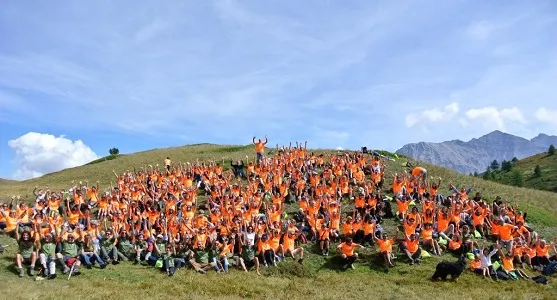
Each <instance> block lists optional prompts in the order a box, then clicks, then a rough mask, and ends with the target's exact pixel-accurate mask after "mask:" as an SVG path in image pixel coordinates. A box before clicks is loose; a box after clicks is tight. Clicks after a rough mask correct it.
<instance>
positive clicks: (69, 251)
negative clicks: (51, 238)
mask: <svg viewBox="0 0 557 300" xmlns="http://www.w3.org/2000/svg"><path fill="white" fill-rule="evenodd" d="M77 249H78V246H77V244H76V243H69V242H62V255H63V256H70V257H76V256H77Z"/></svg>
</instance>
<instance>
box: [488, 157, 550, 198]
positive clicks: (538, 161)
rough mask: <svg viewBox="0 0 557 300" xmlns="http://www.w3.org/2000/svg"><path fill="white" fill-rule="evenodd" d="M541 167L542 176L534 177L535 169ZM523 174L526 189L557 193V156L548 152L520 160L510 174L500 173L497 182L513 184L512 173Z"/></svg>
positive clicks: (496, 175) (496, 176)
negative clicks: (537, 166)
mask: <svg viewBox="0 0 557 300" xmlns="http://www.w3.org/2000/svg"><path fill="white" fill-rule="evenodd" d="M536 165H539V166H540V169H541V176H540V177H535V176H534V168H535V167H536ZM513 171H518V172H521V173H522V175H523V178H524V187H527V188H531V189H537V190H545V191H552V192H557V154H556V155H548V154H547V153H546V152H544V153H540V154H536V155H533V156H530V157H527V158H524V159H521V160H519V161H518V162H517V163H516V164H515V166H514V167H513V169H512V170H511V171H510V172H503V171H499V172H498V173H496V174H495V180H496V181H497V182H500V183H503V184H511V183H512V179H511V177H512V172H513Z"/></svg>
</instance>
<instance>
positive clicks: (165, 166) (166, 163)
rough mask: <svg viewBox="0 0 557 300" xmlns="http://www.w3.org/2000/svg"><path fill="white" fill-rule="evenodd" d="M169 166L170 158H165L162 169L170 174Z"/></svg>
mask: <svg viewBox="0 0 557 300" xmlns="http://www.w3.org/2000/svg"><path fill="white" fill-rule="evenodd" d="M170 164H171V161H170V157H167V158H166V159H165V160H164V168H165V169H166V170H167V171H168V172H170Z"/></svg>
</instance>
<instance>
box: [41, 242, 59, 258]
mask: <svg viewBox="0 0 557 300" xmlns="http://www.w3.org/2000/svg"><path fill="white" fill-rule="evenodd" d="M41 253H42V254H44V255H46V257H50V258H56V244H55V243H53V242H49V243H47V242H45V241H44V240H43V241H42V245H41Z"/></svg>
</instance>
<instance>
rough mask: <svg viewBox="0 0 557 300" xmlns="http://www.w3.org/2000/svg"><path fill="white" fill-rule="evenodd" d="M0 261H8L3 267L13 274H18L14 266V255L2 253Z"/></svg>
mask: <svg viewBox="0 0 557 300" xmlns="http://www.w3.org/2000/svg"><path fill="white" fill-rule="evenodd" d="M1 260H2V263H3V264H4V263H8V264H7V265H6V267H5V269H6V270H7V271H8V272H10V273H13V274H16V275H19V272H18V270H17V268H16V266H15V257H11V256H4V255H2V259H1Z"/></svg>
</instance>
